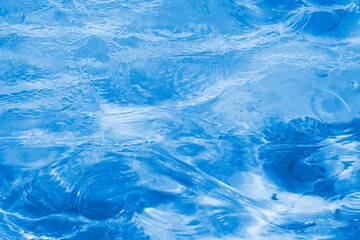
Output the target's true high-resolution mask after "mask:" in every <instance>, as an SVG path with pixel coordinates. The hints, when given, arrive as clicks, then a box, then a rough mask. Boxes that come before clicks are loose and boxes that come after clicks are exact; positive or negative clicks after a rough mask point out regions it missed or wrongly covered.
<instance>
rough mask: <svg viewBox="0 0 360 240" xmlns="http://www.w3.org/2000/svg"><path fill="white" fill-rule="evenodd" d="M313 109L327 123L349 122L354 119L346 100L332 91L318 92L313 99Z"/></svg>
mask: <svg viewBox="0 0 360 240" xmlns="http://www.w3.org/2000/svg"><path fill="white" fill-rule="evenodd" d="M311 109H312V111H313V113H314V114H315V116H317V117H318V118H319V119H321V120H324V121H326V122H339V121H340V122H348V121H350V120H352V118H353V114H352V110H351V109H350V107H349V106H348V104H347V103H346V101H345V99H343V98H341V97H340V96H339V95H337V94H336V93H334V92H330V91H317V92H316V93H315V94H314V96H313V97H312V99H311Z"/></svg>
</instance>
